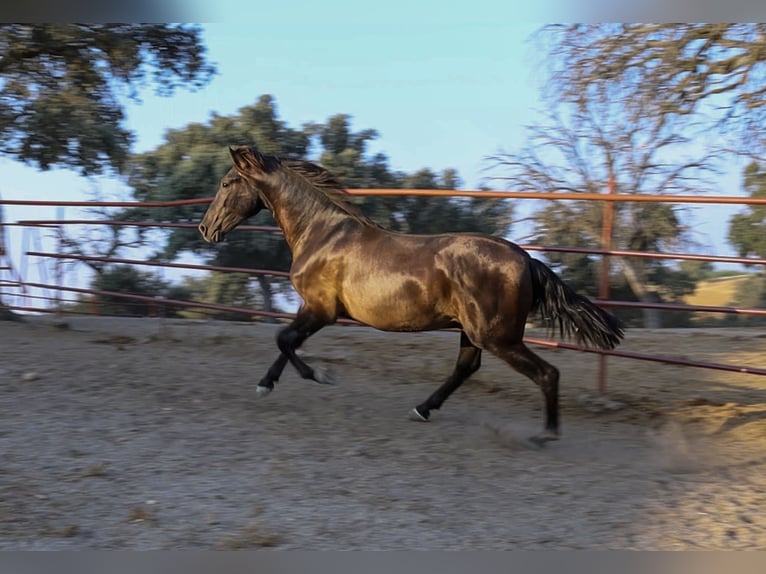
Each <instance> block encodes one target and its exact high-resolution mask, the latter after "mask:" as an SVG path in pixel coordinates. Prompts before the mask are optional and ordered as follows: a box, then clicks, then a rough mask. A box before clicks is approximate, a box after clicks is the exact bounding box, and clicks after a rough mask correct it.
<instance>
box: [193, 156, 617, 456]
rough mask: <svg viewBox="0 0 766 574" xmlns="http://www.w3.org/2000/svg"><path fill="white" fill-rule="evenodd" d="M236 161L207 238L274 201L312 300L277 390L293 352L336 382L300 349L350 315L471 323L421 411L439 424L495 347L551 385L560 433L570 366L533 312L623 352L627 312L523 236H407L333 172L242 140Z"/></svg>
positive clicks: (278, 364)
mask: <svg viewBox="0 0 766 574" xmlns="http://www.w3.org/2000/svg"><path fill="white" fill-rule="evenodd" d="M230 152H231V157H232V159H233V160H234V167H232V168H231V169H230V170H229V172H228V173H227V174H226V175H225V176H224V177H223V179H222V180H221V183H220V186H219V188H218V192H217V194H216V196H215V199H214V200H213V202H212V203H211V204H210V207H209V208H208V210H207V212H206V213H205V216H204V217H203V219H202V222H201V223H200V225H199V231H200V233H202V236H203V237H204V238H205V240H206V241H209V242H212V243H217V242H219V241H222V240H223V238H224V236H225V235H226V233H228V232H230V231H231V230H232V229H234V228H235V227H236V226H237V225H239V224H240V223H242V222H243V221H244V220H245V219H247V218H248V217H250V216H252V215H254V214H255V213H257V212H258V211H259V210H261V209H262V208H264V207H265V208H266V209H268V210H270V211H271V213H272V215H273V216H274V219H275V220H276V222H277V224H278V225H279V227H280V228H282V231H283V232H284V236H285V239H286V240H287V243H288V244H289V246H290V249H291V251H292V254H293V264H292V268H291V271H290V277H291V280H292V283H293V285H294V286H295V290H296V291H297V292H298V294H299V295H300V296H301V297H302V299H303V305H302V306H301V308H300V309H299V311H298V313H297V316H296V318H295V320H294V321H293V322H292V323H291V324H290V325H289V326H287V327H285V328H284V329H283V330H282V331H280V332H279V335H278V336H277V345H278V346H279V350H280V351H281V353H280V355H279V357H278V358H277V360H276V361H275V362H274V364H272V365H271V367H270V368H269V370H268V371H267V373H266V375H265V376H264V377H263V379H261V381H260V382H259V383H258V386H257V392H258V394H259V395H265V394H268V393H269V392H270V391H271V390H272V389H273V388H274V383H275V381H277V379H279V376H280V374H281V373H282V370H283V369H284V367H285V365H286V364H287V362H288V361H290V363H292V364H293V365H294V366H295V368H296V369H297V370H298V372H299V373H300V375H301V376H302V377H303V378H306V379H313V380H315V381H317V382H320V383H327V382H331V381H330V380H329V378H328V377H327V375H326V374H325V373H324V372H322V371H320V370H318V369H314V368H311V367H310V366H309V365H307V364H306V363H305V362H304V361H303V360H302V359H301V358H300V357H298V356H297V355H296V349H298V347H299V346H300V345H301V344H302V343H303V342H304V341H305V340H306V339H307V338H308V337H309V336H311V335H312V334H313V333H316V332H317V331H318V330H319V329H321V328H322V327H324V326H326V325H330V324H332V323H334V322H335V321H336V320H337V319H338V318H340V317H348V318H352V319H356V320H357V321H360V322H361V323H364V324H366V325H369V326H371V327H375V328H377V329H381V330H384V331H428V330H433V329H445V328H448V327H452V328H458V329H460V331H461V333H460V353H459V355H458V358H457V364H456V365H455V369H454V371H453V373H452V374H451V375H450V376H449V378H448V379H447V380H446V382H445V383H444V384H442V385H441V386H440V387H439V388H438V389H437V390H436V391H435V392H434V393H433V394H432V395H431V396H429V397H428V398H427V399H426V400H425V401H424V402H423V403H421V404H420V405H418V406H416V407H415V408H414V409H413V410H412V412H411V415H412V417H413V418H415V419H417V420H422V421H427V420H428V418H429V416H430V414H431V411H432V410H434V409H438V408H440V407H441V406H442V404H443V403H444V401H445V400H446V399H447V397H449V396H450V395H451V394H452V393H453V392H454V391H455V389H457V388H458V387H459V386H460V385H461V384H462V383H463V382H464V381H465V380H466V379H467V378H468V377H469V376H470V375H471V374H473V373H475V372H476V371H477V370H478V369H479V366H480V364H481V352H482V350H487V351H489V352H491V353H492V354H494V355H495V356H497V357H499V358H500V359H502V360H504V361H505V362H507V363H508V364H509V365H510V366H511V367H513V368H514V369H516V370H517V371H519V372H520V373H522V374H524V375H526V376H527V377H529V378H530V379H532V380H533V381H534V382H535V383H537V385H539V386H540V388H541V389H542V392H543V396H544V398H545V430H544V431H543V432H542V433H541V434H540V435H537V436H536V437H534V438H535V442H537V443H539V444H542V443H544V442H546V441H547V440H552V439H555V438H557V437H558V431H559V420H558V419H559V416H558V415H559V407H558V384H559V372H558V370H557V369H556V368H555V367H554V366H552V365H550V364H548V363H547V362H545V361H544V360H543V359H541V358H540V357H538V356H537V355H536V354H534V353H533V352H532V351H531V350H529V348H527V346H526V345H525V344H524V343H523V341H522V337H523V335H524V326H525V323H526V320H527V315H529V313H530V312H533V311H539V312H540V313H541V314H542V316H543V318H544V319H545V320H546V321H548V323H549V325H551V327H556V326H557V327H558V330H559V332H560V334H561V335H562V336H570V335H572V336H574V338H575V339H576V340H577V341H578V342H579V343H581V344H584V345H588V346H592V347H597V348H600V349H611V348H613V347H614V346H615V345H617V344H618V343H619V341H620V339H621V338H622V336H623V332H622V329H621V328H620V325H619V323H618V321H617V320H616V319H615V317H613V316H612V315H610V314H609V313H607V312H606V311H603V310H602V309H600V308H599V307H597V306H596V305H594V304H593V303H592V302H591V301H589V300H588V299H586V298H585V297H582V296H580V295H578V294H577V293H575V292H574V291H572V289H570V288H569V287H568V286H567V285H565V284H564V283H563V282H562V281H561V279H559V278H558V277H557V276H556V275H555V274H554V273H553V271H551V269H549V268H548V267H546V266H545V265H544V264H543V263H542V262H540V261H538V260H536V259H533V258H532V257H530V256H529V254H528V253H526V252H525V251H524V250H522V249H521V248H520V247H518V246H517V245H514V244H513V243H510V242H509V241H506V240H505V239H501V238H499V237H492V236H488V235H481V234H477V233H446V234H439V235H407V234H402V233H393V232H390V231H387V230H385V229H383V228H381V227H380V226H378V225H377V224H375V223H374V222H372V221H371V220H370V219H368V218H367V217H365V216H364V215H363V214H362V213H361V212H360V211H359V210H357V209H356V208H355V207H354V206H353V205H352V204H351V203H350V202H349V201H348V195H347V194H346V193H345V191H344V190H343V189H342V187H341V185H340V184H339V183H338V182H337V180H336V179H335V178H334V177H333V176H332V175H331V174H330V173H329V172H328V171H326V170H325V169H323V168H321V167H319V166H316V165H314V164H312V163H309V162H305V161H290V160H282V159H279V158H277V157H273V156H268V155H263V154H261V153H259V152H257V151H256V150H255V149H253V148H250V147H247V146H240V147H236V148H230Z"/></svg>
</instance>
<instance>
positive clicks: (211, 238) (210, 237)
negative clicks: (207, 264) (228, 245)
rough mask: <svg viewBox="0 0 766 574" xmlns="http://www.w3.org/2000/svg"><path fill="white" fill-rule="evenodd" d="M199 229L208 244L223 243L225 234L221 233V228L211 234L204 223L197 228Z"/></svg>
mask: <svg viewBox="0 0 766 574" xmlns="http://www.w3.org/2000/svg"><path fill="white" fill-rule="evenodd" d="M197 229H199V232H200V234H201V235H202V238H203V239H204V240H205V241H207V242H208V243H220V242H221V241H223V233H221V229H220V228H218V229H214V230H213V231H212V232H211V231H210V230H209V229H208V227H207V226H206V225H205V224H204V223H200V224H199V225H198V226H197Z"/></svg>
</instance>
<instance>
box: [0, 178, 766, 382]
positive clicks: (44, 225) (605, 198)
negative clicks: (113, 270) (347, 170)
mask: <svg viewBox="0 0 766 574" xmlns="http://www.w3.org/2000/svg"><path fill="white" fill-rule="evenodd" d="M348 192H349V193H350V194H352V195H370V196H372V195H377V196H404V195H417V196H442V197H445V196H451V197H484V198H496V199H535V200H541V199H542V200H551V201H601V202H605V210H604V218H603V228H602V234H601V245H600V246H599V247H598V248H593V249H583V248H574V247H566V246H539V245H522V247H523V248H524V249H526V250H528V251H541V252H551V253H552V252H560V253H580V254H589V255H596V256H599V257H601V258H602V262H603V264H602V265H601V269H602V273H601V276H600V278H599V296H598V299H597V300H596V302H597V303H598V304H599V305H601V306H603V307H606V308H645V309H656V310H660V311H687V312H696V313H711V314H720V313H723V314H738V315H750V316H762V317H766V309H762V308H745V307H722V306H700V305H685V304H678V303H650V302H640V301H618V300H613V299H611V298H610V293H609V280H610V276H609V273H610V264H609V259H610V257H625V258H630V257H640V258H652V259H665V260H667V259H671V260H690V261H705V262H723V263H735V264H743V265H753V266H766V259H760V258H744V257H725V256H718V255H709V254H696V253H652V252H639V251H626V250H617V249H613V248H612V232H613V230H612V225H613V208H614V205H615V203H617V202H652V203H674V204H708V205H710V204H716V205H766V198H753V197H730V196H692V195H685V196H681V195H627V194H618V193H614V185H613V184H611V183H610V185H609V188H608V192H607V193H604V194H598V193H541V192H497V191H445V190H420V189H409V190H407V189H350V190H348ZM211 199H212V198H205V199H194V200H182V201H172V202H144V203H138V202H127V201H106V202H91V201H21V200H2V199H0V207H2V206H3V205H23V206H26V207H59V208H63V207H78V208H82V207H85V208H99V209H102V208H110V207H142V208H162V207H171V206H179V205H194V204H206V203H209V202H210V201H211ZM73 225H79V226H116V227H135V228H157V229H172V228H194V227H196V223H191V222H158V221H116V220H106V219H88V218H79V219H76V218H73V219H66V218H63V217H62V218H56V219H26V220H18V221H5V222H3V221H0V302H2V301H3V300H4V298H3V297H4V296H5V298H6V299H7V298H8V297H9V296H11V297H13V301H14V303H10V304H9V303H5V307H6V308H10V309H12V310H16V311H20V312H27V313H60V312H61V311H62V306H63V305H64V304H65V303H67V302H71V301H72V299H71V297H72V296H77V295H87V296H89V297H90V298H91V301H93V305H92V308H91V309H90V311H89V312H90V313H91V314H98V313H99V312H100V311H99V307H98V305H97V300H98V298H99V297H101V298H103V297H113V298H121V299H124V300H127V301H133V302H136V304H140V305H141V309H142V312H141V313H138V314H147V313H148V314H161V313H162V310H163V309H167V308H169V307H174V306H178V307H183V308H193V309H195V310H197V311H199V312H204V311H205V310H209V311H217V312H221V311H223V312H230V313H238V314H241V316H242V317H269V318H272V319H289V318H290V317H291V316H292V315H291V314H289V313H279V312H272V311H266V310H263V309H249V308H242V307H232V306H226V305H217V304H213V303H206V302H201V301H187V300H176V299H170V298H162V299H159V298H157V297H152V296H147V295H139V294H131V293H122V292H115V291H104V290H94V289H91V288H88V287H87V286H82V285H81V286H74V285H67V284H65V281H64V280H63V277H64V275H65V273H64V272H63V264H64V262H66V261H69V262H80V263H85V262H87V263H95V262H98V263H112V264H124V265H130V266H151V267H159V268H165V269H188V270H198V271H207V272H211V271H215V272H221V273H245V274H248V275H250V276H258V275H270V276H276V277H286V276H287V275H288V274H287V273H285V272H282V271H275V270H269V269H253V268H240V267H222V266H212V265H201V264H194V263H180V262H162V261H147V260H140V259H130V258H118V257H100V256H86V255H77V254H71V253H65V250H64V249H63V245H62V238H63V236H64V233H63V230H64V229H65V228H66V227H67V226H73ZM4 228H23V229H27V230H40V229H44V230H48V231H49V232H52V238H53V245H52V246H51V247H50V248H49V249H42V248H38V249H34V248H30V246H29V245H28V244H27V243H28V242H26V241H25V242H24V243H25V244H24V246H23V248H22V253H21V256H22V258H24V262H25V263H28V260H35V261H38V262H53V264H52V265H45V264H43V267H44V268H45V269H48V272H47V273H46V274H41V275H43V276H42V277H41V278H40V280H39V281H32V280H29V279H28V278H25V277H24V275H25V273H24V271H25V270H26V269H27V268H28V265H27V264H25V265H20V266H18V267H20V269H19V268H17V266H16V265H14V263H13V262H12V261H11V258H10V255H9V253H8V251H7V249H6V247H5V241H3V240H2V238H4V237H5V229H4ZM239 229H240V230H243V231H249V232H257V233H279V232H280V230H279V228H276V227H269V226H247V225H243V226H240V227H239ZM49 244H50V241H49ZM27 258H28V259H27ZM48 276H53V279H49V278H48ZM19 299H20V300H21V303H19V302H18V301H19ZM341 322H343V323H354V322H353V321H341ZM526 341H527V342H528V343H530V344H534V345H540V346H544V347H555V348H563V349H572V350H578V351H586V352H592V353H598V354H599V380H598V383H597V385H598V390H599V391H601V392H603V391H604V390H605V384H606V383H605V381H606V367H607V365H606V357H607V356H617V357H624V358H630V359H637V360H645V361H655V362H661V363H667V364H673V365H683V366H691V367H700V368H708V369H717V370H724V371H734V372H740V373H750V374H756V375H766V369H762V368H757V367H752V366H746V365H730V364H721V363H713V362H708V361H698V360H692V359H687V358H679V357H672V356H664V355H653V354H644V353H634V352H629V351H622V350H619V349H618V350H613V351H601V350H591V349H583V348H580V347H577V346H576V345H571V344H567V343H561V342H557V341H550V340H545V339H536V338H527V339H526Z"/></svg>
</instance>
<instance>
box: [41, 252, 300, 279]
mask: <svg viewBox="0 0 766 574" xmlns="http://www.w3.org/2000/svg"><path fill="white" fill-rule="evenodd" d="M26 254H27V255H31V256H33V257H50V258H52V259H71V260H74V261H84V262H85V261H94V262H101V263H120V264H124V265H149V266H151V267H170V268H173V269H194V270H199V271H219V272H221V273H246V274H248V275H271V276H273V277H290V273H288V272H287V271H272V270H271V269H252V268H250V267H227V266H222V265H199V264H196V263H170V262H164V261H146V260H141V259H124V258H121V257H98V256H95V255H75V254H65V253H45V252H42V251H27V253H26Z"/></svg>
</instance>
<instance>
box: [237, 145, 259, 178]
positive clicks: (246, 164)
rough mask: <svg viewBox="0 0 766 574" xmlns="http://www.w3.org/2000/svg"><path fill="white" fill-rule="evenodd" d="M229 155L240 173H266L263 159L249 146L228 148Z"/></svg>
mask: <svg viewBox="0 0 766 574" xmlns="http://www.w3.org/2000/svg"><path fill="white" fill-rule="evenodd" d="M229 155H231V159H232V161H233V162H234V166H235V167H236V168H237V171H239V172H240V173H244V174H248V175H259V174H261V173H264V172H265V171H266V161H265V158H264V157H263V155H262V154H261V153H260V152H258V151H256V150H254V149H253V148H251V147H250V146H246V145H240V146H235V147H232V146H229Z"/></svg>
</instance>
